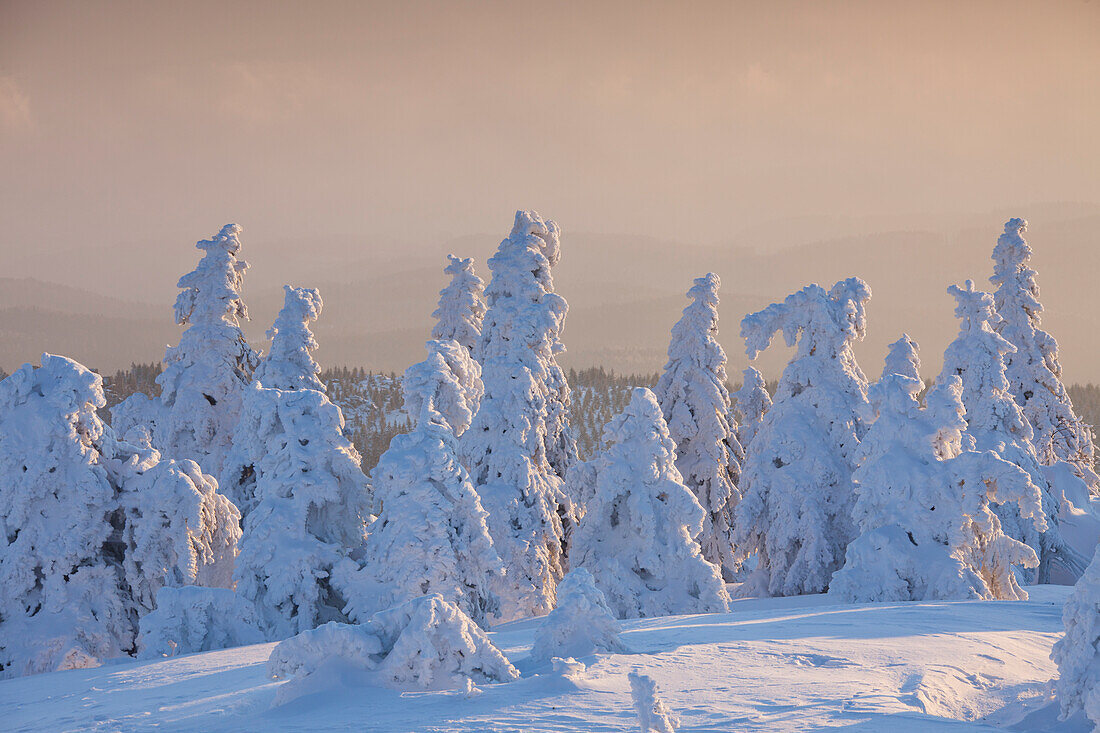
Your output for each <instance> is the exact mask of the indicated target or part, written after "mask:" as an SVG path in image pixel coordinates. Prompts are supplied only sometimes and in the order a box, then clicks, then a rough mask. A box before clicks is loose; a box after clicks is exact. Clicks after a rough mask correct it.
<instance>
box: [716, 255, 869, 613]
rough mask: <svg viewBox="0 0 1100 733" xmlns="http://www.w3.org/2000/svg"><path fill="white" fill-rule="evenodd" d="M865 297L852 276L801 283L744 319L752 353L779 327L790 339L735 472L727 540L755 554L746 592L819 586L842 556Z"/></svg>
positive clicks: (863, 419)
mask: <svg viewBox="0 0 1100 733" xmlns="http://www.w3.org/2000/svg"><path fill="white" fill-rule="evenodd" d="M870 297H871V290H870V288H868V287H867V284H866V283H864V282H863V281H862V280H860V279H859V278H855V277H853V278H849V279H847V280H841V281H840V282H838V283H837V284H836V285H834V286H833V287H832V288H831V289H829V290H828V291H826V290H825V289H824V288H822V287H820V286H819V285H808V286H806V287H805V288H803V289H802V290H800V291H798V292H797V293H793V294H791V295H789V296H787V298H786V300H785V301H784V302H782V303H775V304H773V305H770V306H768V307H767V308H765V309H764V310H762V311H759V312H758V313H752V314H749V315H747V316H745V318H744V319H743V320H742V321H741V336H742V337H743V338H744V339H745V342H746V344H747V352H748V355H749V358H752V359H755V358H756V356H757V355H758V354H759V353H760V352H761V351H763V350H764V349H766V348H767V347H768V346H769V345H770V344H771V341H772V337H773V336H774V335H775V334H776V333H777V332H780V331H781V332H782V333H783V337H784V340H785V341H786V342H787V344H788V345H789V346H796V345H797V349H796V351H795V355H794V358H792V359H791V362H790V363H789V364H788V365H787V367H786V368H785V369H784V370H783V376H782V377H781V378H780V381H779V387H778V389H777V390H776V394H775V403H774V404H773V405H772V407H771V409H769V410H768V412H767V414H766V415H765V416H764V422H763V424H762V425H761V426H760V429H759V431H758V432H757V433H756V436H755V437H754V438H753V440H752V450H750V451H749V455H748V456H747V458H746V459H745V464H744V467H743V470H742V473H741V491H742V499H741V503H740V504H738V505H737V510H736V513H735V518H734V546H735V547H736V548H737V550H738V551H739V552H741V553H742V554H743V555H744V556H746V557H747V556H748V555H749V554H751V553H757V554H758V555H759V562H758V568H757V570H756V572H755V573H754V575H753V576H752V577H751V578H750V580H749V582H748V583H747V584H746V587H745V588H744V590H743V592H746V593H763V594H768V595H773V596H787V595H800V594H804V593H821V592H823V591H825V590H827V589H828V585H829V578H831V577H832V575H833V573H834V572H835V571H836V570H837V569H838V568H840V566H841V565H843V563H844V549H845V548H846V547H847V546H848V542H850V541H851V540H852V539H853V538H854V535H855V523H854V522H853V520H852V516H851V512H852V504H853V502H854V500H855V493H854V491H853V486H852V471H853V470H854V469H855V462H856V455H857V454H856V451H857V449H858V447H859V441H860V440H861V439H862V438H863V435H864V434H865V433H866V431H867V425H868V419H869V416H870V405H869V404H868V402H867V379H866V377H864V375H863V372H862V371H861V370H860V368H859V365H858V364H857V363H856V358H855V353H854V352H853V350H852V345H853V344H854V343H855V342H856V341H857V340H860V339H862V338H863V335H864V331H865V327H866V316H865V310H864V309H865V305H866V303H867V300H868V299H869V298H870Z"/></svg>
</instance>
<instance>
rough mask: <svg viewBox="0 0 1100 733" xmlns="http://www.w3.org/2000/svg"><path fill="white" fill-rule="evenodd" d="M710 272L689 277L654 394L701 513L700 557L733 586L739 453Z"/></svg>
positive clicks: (715, 283)
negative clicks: (703, 514) (684, 303)
mask: <svg viewBox="0 0 1100 733" xmlns="http://www.w3.org/2000/svg"><path fill="white" fill-rule="evenodd" d="M720 286H721V281H720V280H719V279H718V276H717V275H715V274H714V273H713V272H711V273H707V275H706V276H705V277H699V278H696V279H695V282H694V284H693V285H692V287H691V289H690V290H688V292H687V296H688V298H690V299H691V303H690V304H689V305H688V307H687V308H685V309H684V315H683V317H682V318H681V319H680V320H679V322H677V323H676V325H675V326H673V327H672V340H671V342H670V343H669V346H668V363H666V364H665V370H664V373H663V374H661V378H660V379H659V380H658V382H657V387H656V389H655V390H654V391H655V393H656V395H657V400H658V401H659V402H660V404H661V410H662V412H663V413H664V417H665V421H666V422H667V423H668V432H669V435H670V436H671V437H672V440H673V441H674V442H675V443H676V468H677V469H679V471H680V474H681V475H682V476H683V478H684V483H685V484H687V486H688V488H689V489H691V490H692V492H693V493H694V494H695V496H696V498H698V499H699V503H700V504H701V505H702V507H703V509H704V511H706V517H705V518H704V519H703V531H702V533H701V534H700V535H699V544H700V545H701V546H702V548H703V557H705V558H706V559H707V560H709V561H710V562H712V563H714V564H715V565H717V566H719V567H720V568H722V575H723V576H724V577H725V578H726V580H733V579H734V578H735V577H736V575H737V573H738V571H739V570H740V562H739V561H738V558H737V556H736V554H735V553H734V550H733V540H732V534H733V527H732V524H733V510H734V507H736V506H737V502H738V501H740V500H741V492H740V490H739V489H738V488H737V480H738V478H739V477H740V474H741V460H742V459H743V458H744V456H745V454H744V450H742V448H741V443H740V442H738V440H737V426H736V425H735V424H732V423H731V420H732V415H731V413H730V396H729V392H728V391H727V389H726V352H725V351H723V350H722V346H721V345H720V344H719V343H718V338H717V336H718V288H719V287H720Z"/></svg>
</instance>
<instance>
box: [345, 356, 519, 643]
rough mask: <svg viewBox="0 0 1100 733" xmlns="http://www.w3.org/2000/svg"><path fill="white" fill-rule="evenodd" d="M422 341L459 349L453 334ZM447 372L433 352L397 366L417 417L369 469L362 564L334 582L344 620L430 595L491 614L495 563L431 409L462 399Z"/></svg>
mask: <svg viewBox="0 0 1100 733" xmlns="http://www.w3.org/2000/svg"><path fill="white" fill-rule="evenodd" d="M432 343H446V344H450V345H452V346H454V349H455V350H456V351H458V352H461V353H462V354H465V353H466V352H465V350H464V349H462V347H460V346H458V344H457V343H456V342H454V341H446V342H429V344H432ZM467 358H468V357H467ZM410 374H412V375H415V376H416V378H415V379H413V378H410ZM452 377H453V375H452V374H451V371H450V369H449V368H448V366H447V364H446V363H445V362H444V361H443V359H442V357H441V356H440V354H439V352H438V351H432V354H431V356H430V357H429V358H428V359H427V360H426V361H424V362H422V363H420V364H416V365H414V366H412V367H409V369H408V370H407V371H406V373H405V379H404V389H405V406H406V408H412V407H415V408H416V409H418V410H419V414H417V415H414V416H413V417H414V418H415V419H416V427H415V428H414V429H413V430H412V431H411V432H409V433H407V434H405V435H398V436H396V437H395V438H394V439H393V441H392V442H391V443H390V447H389V450H387V451H386V452H385V453H383V454H382V458H381V459H380V460H379V461H378V465H377V466H376V467H375V468H374V470H373V471H372V472H371V483H372V488H373V491H374V501H375V503H376V505H378V506H380V507H381V511H380V512H379V514H378V518H377V519H376V520H375V521H374V523H373V524H372V525H371V530H370V536H369V537H368V538H367V541H366V545H365V546H364V550H363V563H362V568H361V569H358V570H356V571H354V572H351V573H349V574H348V576H347V579H346V580H345V581H344V582H345V585H346V586H347V587H348V588H349V594H350V596H351V599H350V602H349V606H348V614H349V616H350V617H351V618H352V619H353V620H359V621H363V620H365V619H366V618H367V617H369V616H370V615H371V614H372V613H375V612H377V611H380V610H382V609H385V608H389V607H391V606H395V605H397V604H399V603H403V602H405V601H407V600H409V599H411V598H416V597H418V596H422V595H425V594H433V593H435V594H439V595H440V596H441V597H442V598H443V599H445V600H446V601H448V602H450V603H454V604H455V605H457V606H458V607H459V608H461V609H462V610H463V611H464V612H465V613H466V614H467V615H468V616H470V617H471V618H472V619H474V621H475V622H477V623H479V624H481V625H482V626H485V625H487V623H488V619H489V618H491V617H493V616H495V615H497V614H498V613H499V611H500V603H499V599H498V597H497V592H496V591H497V588H498V587H499V586H500V584H501V582H502V581H503V577H504V566H503V565H502V563H501V560H500V556H499V555H497V552H496V550H495V549H494V548H493V541H492V539H491V538H490V536H489V527H488V525H487V519H488V515H487V514H486V512H485V510H484V509H483V508H482V506H481V500H480V498H479V497H478V495H477V492H476V491H475V490H474V486H473V484H472V483H471V482H470V477H469V474H467V473H466V469H465V468H463V467H462V464H461V463H459V460H458V456H457V455H456V446H455V443H456V441H455V437H454V434H453V433H452V428H451V425H450V424H449V423H448V421H447V420H446V419H444V417H443V416H442V415H440V413H439V412H438V411H437V410H436V409H435V404H436V400H437V399H438V400H440V401H441V402H442V403H444V404H445V405H455V404H461V403H462V402H463V398H462V396H461V391H462V388H461V386H460V385H458V384H457V383H453V382H452V381H449V380H451V379H452ZM417 389H423V390H424V391H423V392H417ZM449 392H458V393H459V394H457V395H454V394H448V393H449ZM466 413H467V414H468V410H467V411H466ZM463 419H467V420H468V417H466V418H463Z"/></svg>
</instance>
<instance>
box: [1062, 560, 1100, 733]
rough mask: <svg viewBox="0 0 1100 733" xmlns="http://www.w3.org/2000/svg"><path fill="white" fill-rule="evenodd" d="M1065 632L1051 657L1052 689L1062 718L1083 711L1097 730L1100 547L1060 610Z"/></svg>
mask: <svg viewBox="0 0 1100 733" xmlns="http://www.w3.org/2000/svg"><path fill="white" fill-rule="evenodd" d="M1062 623H1063V624H1064V626H1065V629H1066V633H1065V636H1063V637H1062V638H1061V639H1059V640H1058V641H1057V642H1055V644H1054V649H1053V651H1051V653H1050V658H1051V659H1052V660H1054V663H1055V664H1057V665H1058V679H1056V680H1055V681H1054V691H1055V694H1056V695H1057V696H1058V702H1059V704H1060V706H1061V709H1062V714H1061V718H1062V720H1065V719H1066V718H1069V717H1071V716H1073V715H1076V714H1077V713H1078V712H1080V711H1082V710H1083V711H1084V712H1085V715H1086V716H1088V719H1089V720H1091V721H1092V722H1093V725H1094V726H1095V728H1094V730H1096V729H1100V548H1097V551H1096V554H1095V555H1094V556H1093V558H1092V562H1091V563H1089V566H1088V568H1087V569H1086V570H1085V572H1084V574H1083V575H1082V576H1081V578H1080V579H1079V580H1078V581H1077V585H1075V586H1074V588H1073V593H1072V594H1071V595H1070V597H1069V598H1068V599H1066V605H1065V607H1064V608H1063V609H1062Z"/></svg>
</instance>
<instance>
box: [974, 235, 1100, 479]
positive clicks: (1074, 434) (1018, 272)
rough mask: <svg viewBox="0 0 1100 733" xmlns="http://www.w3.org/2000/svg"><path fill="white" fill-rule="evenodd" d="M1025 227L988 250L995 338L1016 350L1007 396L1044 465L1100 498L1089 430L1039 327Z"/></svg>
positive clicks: (1052, 344)
mask: <svg viewBox="0 0 1100 733" xmlns="http://www.w3.org/2000/svg"><path fill="white" fill-rule="evenodd" d="M1026 230H1027V222H1026V221H1024V220H1023V219H1009V220H1008V221H1007V222H1006V223H1005V229H1004V233H1003V234H1002V235H1001V236H1000V237H999V238H998V239H997V246H996V247H994V249H993V263H994V265H993V277H991V278H989V280H990V282H992V283H993V284H994V285H996V286H997V290H996V292H995V293H994V301H995V303H996V307H997V312H998V313H999V314H1000V316H1001V321H1000V323H997V324H996V330H997V333H999V334H1000V335H1001V336H1004V337H1005V338H1006V339H1007V340H1008V341H1009V343H1011V344H1012V345H1013V346H1015V347H1016V351H1015V353H1009V354H1006V355H1005V357H1004V359H1005V371H1006V377H1007V378H1008V383H1009V391H1010V392H1011V394H1012V395H1013V397H1014V398H1015V399H1016V402H1017V404H1019V405H1020V407H1021V408H1022V409H1023V413H1024V417H1026V418H1027V421H1028V423H1029V424H1030V425H1031V427H1032V429H1033V430H1034V437H1033V438H1032V443H1033V444H1034V446H1035V450H1036V454H1037V456H1038V458H1039V461H1040V462H1041V463H1042V464H1043V465H1047V466H1049V465H1051V464H1053V463H1056V462H1057V461H1066V462H1067V463H1069V464H1070V465H1072V466H1073V468H1074V473H1075V474H1076V475H1077V476H1078V478H1080V479H1082V480H1083V481H1085V483H1086V484H1088V486H1089V490H1090V491H1091V492H1092V493H1094V494H1095V493H1098V492H1100V476H1097V475H1096V471H1095V465H1094V463H1093V441H1092V437H1093V436H1092V429H1091V428H1090V427H1089V426H1088V425H1086V424H1085V423H1084V422H1083V421H1082V420H1081V418H1080V417H1078V416H1077V414H1076V413H1074V411H1073V403H1072V402H1071V401H1070V398H1069V394H1068V393H1067V392H1066V387H1065V385H1064V384H1062V365H1061V364H1060V363H1059V361H1058V342H1057V341H1055V340H1054V337H1053V336H1051V335H1050V334H1049V333H1047V332H1046V331H1044V330H1043V329H1042V327H1041V326H1040V323H1041V319H1042V312H1043V306H1042V304H1040V303H1039V285H1038V284H1037V283H1036V282H1035V275H1036V272H1035V270H1032V269H1031V268H1030V267H1029V266H1028V263H1029V262H1030V260H1031V247H1029V246H1028V244H1027V242H1025V241H1024V237H1023V233H1024V232H1025V231H1026Z"/></svg>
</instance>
